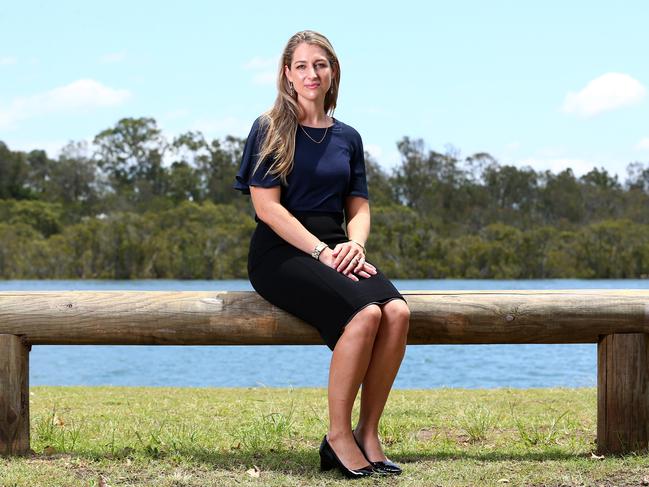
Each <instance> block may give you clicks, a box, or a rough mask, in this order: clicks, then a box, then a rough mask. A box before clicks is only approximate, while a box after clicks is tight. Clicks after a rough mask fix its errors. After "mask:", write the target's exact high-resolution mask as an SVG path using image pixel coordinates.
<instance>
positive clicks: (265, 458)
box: [33, 447, 590, 474]
mask: <svg viewBox="0 0 649 487" xmlns="http://www.w3.org/2000/svg"><path fill="white" fill-rule="evenodd" d="M56 456H64V457H67V458H69V457H75V458H84V459H88V460H93V461H101V460H109V461H110V460H124V459H126V458H131V459H141V460H148V459H150V460H153V459H155V460H163V461H164V460H167V459H169V460H171V459H173V460H174V461H176V462H177V461H178V460H181V461H183V462H188V463H194V464H202V465H204V466H207V467H210V468H218V469H225V470H231V469H241V468H246V469H247V468H250V467H252V466H253V465H254V466H256V467H258V468H259V469H260V470H262V471H274V472H277V473H284V474H296V473H300V472H301V473H307V472H311V473H312V472H313V471H315V470H319V466H320V459H319V456H318V451H317V447H316V448H312V449H309V450H306V449H296V450H279V451H260V452H251V451H241V450H232V451H213V450H208V449H203V448H200V449H199V448H196V449H194V448H184V449H178V450H174V451H159V452H155V453H153V452H146V451H142V450H137V451H136V450H128V451H126V452H121V453H120V452H118V453H117V454H111V453H108V452H92V451H89V452H74V451H72V452H68V453H65V454H60V455H56ZM589 457H590V453H588V454H585V453H582V454H574V453H568V452H564V451H559V450H556V451H549V452H548V451H546V452H531V451H530V452H523V453H512V452H483V453H480V452H462V451H452V452H451V451H449V452H435V453H423V454H422V453H405V454H401V455H390V459H391V460H393V461H395V462H397V463H399V464H402V465H404V466H407V465H408V464H415V463H417V462H435V461H448V460H458V461H463V460H472V461H481V462H510V461H526V462H545V461H548V460H564V461H565V460H577V459H580V458H589ZM33 458H41V459H52V458H53V457H51V456H49V457H48V456H46V455H41V454H36V455H35V457H33Z"/></svg>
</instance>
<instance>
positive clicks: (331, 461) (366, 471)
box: [320, 435, 374, 479]
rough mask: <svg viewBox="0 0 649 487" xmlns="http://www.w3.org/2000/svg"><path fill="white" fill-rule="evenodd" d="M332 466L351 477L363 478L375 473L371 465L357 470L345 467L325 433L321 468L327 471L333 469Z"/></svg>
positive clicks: (321, 447) (322, 444)
mask: <svg viewBox="0 0 649 487" xmlns="http://www.w3.org/2000/svg"><path fill="white" fill-rule="evenodd" d="M332 468H338V470H340V472H341V473H342V474H343V475H344V476H345V477H347V478H349V479H361V478H364V477H369V476H370V475H373V474H374V470H373V469H372V466H371V465H367V466H366V467H363V468H357V469H355V470H352V469H349V468H347V467H345V466H344V465H343V462H341V461H340V459H339V458H338V455H336V452H335V451H334V450H333V448H331V445H330V444H329V442H328V441H327V435H325V436H324V438H323V439H322V443H321V444H320V470H322V471H325V470H331V469H332Z"/></svg>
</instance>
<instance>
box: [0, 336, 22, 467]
mask: <svg viewBox="0 0 649 487" xmlns="http://www.w3.org/2000/svg"><path fill="white" fill-rule="evenodd" d="M27 452H29V349H28V347H27V346H25V345H24V344H23V343H22V341H21V340H20V337H17V336H15V335H0V455H24V454H26V453H27Z"/></svg>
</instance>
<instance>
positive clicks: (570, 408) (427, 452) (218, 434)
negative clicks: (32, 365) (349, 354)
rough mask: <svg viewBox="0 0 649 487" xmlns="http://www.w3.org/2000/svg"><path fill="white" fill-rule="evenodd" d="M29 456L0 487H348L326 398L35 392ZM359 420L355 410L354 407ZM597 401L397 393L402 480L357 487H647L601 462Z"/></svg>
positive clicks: (7, 465)
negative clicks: (331, 436)
mask: <svg viewBox="0 0 649 487" xmlns="http://www.w3.org/2000/svg"><path fill="white" fill-rule="evenodd" d="M30 393H31V398H30V402H31V428H32V429H31V435H32V439H31V442H32V448H33V450H34V454H32V455H29V456H27V457H19V458H0V485H1V486H3V487H13V486H30V487H34V486H47V487H54V486H65V487H71V486H84V487H88V486H105V487H110V486H131V485H132V486H135V485H137V486H159V487H164V486H169V487H171V486H175V487H181V486H211V485H215V486H229V485H237V486H240V485H256V486H293V485H296V486H317V485H349V482H350V481H349V480H347V479H344V478H343V477H342V476H341V475H340V474H339V473H338V472H336V471H330V472H325V473H321V472H320V471H319V458H318V451H317V450H318V446H319V444H320V441H321V440H322V436H323V435H324V433H325V432H326V430H327V409H326V407H327V402H326V390H324V389H314V388H304V389H303V388H300V389H271V388H247V389H243V388H242V389H207V388H153V387H146V388H143V387H138V388H135V387H32V388H31V389H30ZM356 407H358V403H357V404H356ZM596 413H597V406H596V391H595V389H594V388H588V389H526V390H519V389H490V390H463V389H431V390H394V391H393V392H392V394H391V396H390V399H389V401H388V405H387V407H386V411H385V414H384V416H383V422H382V425H381V437H382V439H383V443H384V445H385V449H386V452H387V454H388V456H389V457H390V458H391V459H392V460H393V461H396V462H397V463H399V464H401V466H402V467H403V468H404V473H403V475H401V476H400V477H381V478H370V479H365V480H362V481H354V482H353V484H354V485H391V486H392V485H400V486H412V487H419V486H456V485H457V486H459V485H462V486H522V485H525V486H643V485H648V486H649V455H647V454H640V455H627V456H624V457H607V458H602V457H597V456H596V455H594V454H593V452H594V451H595V433H596Z"/></svg>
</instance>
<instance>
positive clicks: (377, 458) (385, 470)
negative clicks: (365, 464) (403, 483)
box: [352, 430, 402, 475]
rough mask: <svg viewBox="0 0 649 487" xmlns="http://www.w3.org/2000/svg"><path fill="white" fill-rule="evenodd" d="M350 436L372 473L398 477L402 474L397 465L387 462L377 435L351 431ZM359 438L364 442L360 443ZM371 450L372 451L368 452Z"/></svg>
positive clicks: (375, 433)
mask: <svg viewBox="0 0 649 487" xmlns="http://www.w3.org/2000/svg"><path fill="white" fill-rule="evenodd" d="M352 435H353V436H354V439H355V440H356V444H357V445H358V447H359V448H360V450H361V452H362V453H363V455H365V458H367V459H368V460H369V462H370V465H372V468H373V469H374V471H376V472H377V473H379V474H392V475H399V474H400V473H401V472H402V469H401V467H400V466H399V465H397V464H396V463H394V462H393V461H391V460H389V459H388V458H387V457H386V456H385V454H384V453H383V448H381V442H380V441H379V435H378V433H377V432H374V433H370V434H361V433H360V430H359V431H356V430H353V431H352ZM361 438H364V441H365V442H363V441H361ZM365 445H368V446H367V447H366V446H365ZM370 448H373V450H370Z"/></svg>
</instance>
